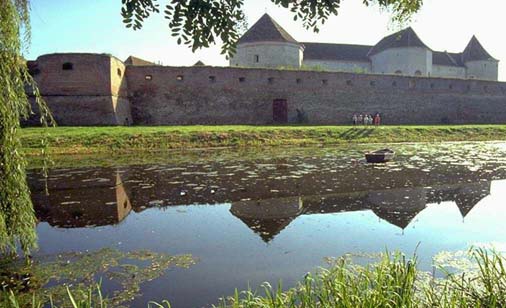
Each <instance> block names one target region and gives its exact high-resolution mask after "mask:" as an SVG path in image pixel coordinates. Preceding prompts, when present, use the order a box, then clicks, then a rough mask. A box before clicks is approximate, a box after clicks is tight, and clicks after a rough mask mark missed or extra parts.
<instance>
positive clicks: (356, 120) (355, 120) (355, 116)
mask: <svg viewBox="0 0 506 308" xmlns="http://www.w3.org/2000/svg"><path fill="white" fill-rule="evenodd" d="M351 120H352V122H353V126H357V123H358V116H357V114H356V113H355V114H353V117H352V118H351Z"/></svg>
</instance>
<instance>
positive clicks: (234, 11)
mask: <svg viewBox="0 0 506 308" xmlns="http://www.w3.org/2000/svg"><path fill="white" fill-rule="evenodd" d="M251 1H253V0H251ZM270 1H271V2H273V3H274V4H276V5H278V6H281V7H284V8H286V9H287V10H289V11H290V12H291V13H292V14H293V19H294V20H296V21H297V20H300V21H301V22H302V24H303V25H304V27H305V28H306V29H312V30H314V31H315V32H318V31H319V27H320V25H322V24H324V23H325V22H326V21H327V20H328V18H329V17H330V16H333V15H337V14H338V12H339V9H340V7H341V3H342V2H343V1H344V0H270ZM349 1H351V0H349ZM353 1H361V2H362V3H363V4H364V5H365V6H370V5H375V6H377V7H378V8H379V9H380V10H383V11H386V12H388V13H390V14H391V20H392V21H393V22H394V23H396V24H403V23H405V22H406V21H408V20H410V18H411V17H412V16H413V15H414V14H415V13H416V12H418V11H419V10H420V8H421V7H422V4H423V0H353ZM121 2H122V4H123V6H122V8H121V15H122V16H123V22H124V23H125V24H126V26H127V27H128V28H133V29H134V30H139V29H141V28H142V25H143V22H144V20H145V19H146V18H148V17H150V16H151V15H152V14H157V13H160V12H161V11H162V10H163V14H164V17H165V19H167V21H168V28H169V31H170V33H171V35H172V36H173V37H175V38H176V40H177V43H178V44H186V45H189V46H190V47H191V48H192V50H193V51H195V50H197V49H199V48H205V47H209V45H210V44H215V43H216V42H217V40H218V39H219V40H221V42H222V45H221V46H222V47H221V52H222V54H225V55H226V56H227V57H230V56H232V55H233V54H234V53H235V45H236V43H237V40H238V39H239V36H240V33H241V31H242V30H243V29H244V25H245V15H244V11H243V6H244V0H162V1H159V0H121ZM160 2H164V3H166V4H165V5H164V6H161V5H160Z"/></svg>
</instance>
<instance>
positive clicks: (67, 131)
mask: <svg viewBox="0 0 506 308" xmlns="http://www.w3.org/2000/svg"><path fill="white" fill-rule="evenodd" d="M44 133H46V136H48V137H47V138H48V142H49V149H48V150H49V152H50V153H52V154H98V153H135V152H141V151H142V152H150V151H151V152H154V151H162V150H170V149H190V148H213V147H214V148H216V147H248V146H283V145H294V146H308V145H311V146H315V145H333V144H348V143H399V142H443V141H493V140H504V139H505V138H506V125H463V126H381V127H364V126H360V127H352V126H247V125H235V126H161V127H158V126H157V127H142V126H137V127H51V128H24V129H22V130H21V134H20V137H21V142H22V147H23V150H24V152H25V153H27V154H28V155H38V154H40V153H41V151H40V150H41V147H42V146H45V145H41V143H40V138H41V137H40V136H41V135H43V134H44Z"/></svg>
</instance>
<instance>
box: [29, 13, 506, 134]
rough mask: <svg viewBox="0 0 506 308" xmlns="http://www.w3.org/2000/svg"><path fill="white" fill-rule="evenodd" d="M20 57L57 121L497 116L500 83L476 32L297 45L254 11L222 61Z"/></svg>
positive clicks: (475, 119) (401, 120)
mask: <svg viewBox="0 0 506 308" xmlns="http://www.w3.org/2000/svg"><path fill="white" fill-rule="evenodd" d="M28 67H29V70H30V73H31V74H32V75H33V76H34V78H35V80H36V82H37V84H38V86H39V90H40V93H41V95H42V96H43V98H44V99H45V101H46V102H47V103H48V105H49V108H50V109H51V111H52V112H53V115H54V117H55V119H56V121H57V123H58V124H59V125H175V124H259V125H260V124H285V123H297V122H300V121H301V118H300V117H299V116H298V115H300V113H301V111H303V113H304V114H305V117H304V121H305V123H307V124H317V125H320V124H322V125H323V124H328V125H336V124H337V125H338V124H349V123H350V119H351V115H352V114H354V113H364V112H366V113H376V112H379V113H380V114H382V117H383V121H384V123H386V124H478V123H483V124H485V123H505V122H506V108H505V106H506V83H503V82H498V81H497V80H498V61H497V60H496V59H494V58H493V57H492V56H491V55H490V54H489V53H488V52H487V51H486V50H485V49H484V48H483V46H482V45H481V44H480V43H479V41H478V40H477V39H476V37H473V38H472V39H471V41H470V42H469V44H468V46H467V47H466V48H465V50H464V51H463V52H462V53H448V52H437V51H433V50H431V49H430V48H429V47H427V46H426V45H425V44H424V43H423V42H422V41H421V40H420V38H419V37H418V36H417V35H416V33H415V32H414V30H413V29H411V28H407V29H405V30H403V31H400V32H398V33H395V34H392V35H390V36H387V37H385V38H383V39H382V40H380V41H379V43H378V44H376V45H375V46H359V45H342V44H321V43H299V42H297V41H296V40H295V39H293V37H292V36H290V35H289V34H288V33H287V32H286V31H285V30H284V29H283V28H282V27H281V26H279V25H278V24H277V23H276V22H275V21H274V20H273V19H272V18H271V17H270V16H268V15H264V16H263V17H262V18H261V19H260V20H259V21H258V22H257V23H256V24H255V25H254V26H253V27H252V28H251V29H250V30H248V31H247V32H246V33H245V34H244V36H243V37H242V38H241V39H240V40H239V43H238V46H237V53H236V55H235V56H234V57H233V58H232V59H231V60H230V67H211V66H205V65H202V64H201V63H200V64H199V65H195V66H192V67H168V66H160V65H155V64H153V63H150V62H148V61H144V60H142V59H138V58H135V57H129V58H128V59H127V60H126V61H124V62H123V61H121V60H119V59H117V58H115V57H114V56H111V55H106V54H85V53H59V54H49V55H42V56H40V57H39V58H37V60H35V61H28ZM36 123H37V119H36V116H34V117H32V118H31V119H29V120H28V121H27V123H26V124H28V125H29V124H36Z"/></svg>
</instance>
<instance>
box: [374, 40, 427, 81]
mask: <svg viewBox="0 0 506 308" xmlns="http://www.w3.org/2000/svg"><path fill="white" fill-rule="evenodd" d="M371 60H372V71H373V72H374V73H377V74H395V73H396V72H397V71H401V72H402V75H408V76H415V75H416V72H417V71H420V72H421V76H431V75H432V51H430V50H429V49H427V48H422V47H404V48H391V49H387V50H384V51H382V52H380V53H378V54H375V55H373V56H372V57H371Z"/></svg>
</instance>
